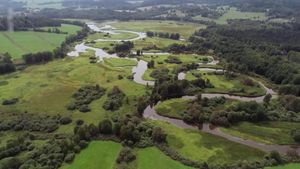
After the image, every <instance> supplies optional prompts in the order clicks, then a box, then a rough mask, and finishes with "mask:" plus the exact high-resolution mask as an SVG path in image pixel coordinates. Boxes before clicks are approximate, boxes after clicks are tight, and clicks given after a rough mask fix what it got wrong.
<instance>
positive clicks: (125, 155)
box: [117, 147, 136, 164]
mask: <svg viewBox="0 0 300 169" xmlns="http://www.w3.org/2000/svg"><path fill="white" fill-rule="evenodd" d="M135 159H136V156H135V155H134V154H133V152H132V150H131V149H130V148H129V147H125V148H123V149H122V150H121V152H120V154H119V156H118V158H117V163H119V164H120V163H122V162H125V163H129V162H131V161H133V160H135Z"/></svg>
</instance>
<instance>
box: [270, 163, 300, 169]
mask: <svg viewBox="0 0 300 169" xmlns="http://www.w3.org/2000/svg"><path fill="white" fill-rule="evenodd" d="M298 168H300V163H298V164H297V163H293V164H287V165H282V166H276V167H267V168H265V169H298Z"/></svg>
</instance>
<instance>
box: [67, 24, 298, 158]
mask: <svg viewBox="0 0 300 169" xmlns="http://www.w3.org/2000/svg"><path fill="white" fill-rule="evenodd" d="M87 25H88V27H89V28H90V29H92V30H93V31H95V32H102V33H110V34H118V33H122V32H123V33H132V34H136V35H138V37H136V38H132V39H127V40H121V39H117V40H115V39H114V40H109V39H98V40H96V41H98V42H101V41H102V42H104V41H111V42H113V41H115V42H119V41H136V40H140V39H143V38H145V37H146V34H145V33H143V32H134V31H128V30H117V29H116V28H114V27H112V26H110V25H105V26H103V27H100V28H99V27H98V26H97V25H95V24H94V23H87ZM87 50H93V51H95V55H96V57H98V58H99V62H100V61H102V60H103V58H118V56H117V55H116V54H108V53H107V52H105V51H104V50H103V49H99V48H93V47H89V46H86V45H85V44H84V43H81V44H78V45H76V46H75V50H74V51H72V52H70V53H68V56H70V57H78V56H79V55H80V53H84V52H87ZM155 54H156V55H165V54H167V55H168V54H169V53H146V52H144V55H155ZM218 63H219V61H218V60H212V61H211V62H209V63H208V64H209V65H216V64H218ZM199 64H202V63H199ZM147 69H148V63H147V62H146V61H144V60H139V61H138V64H137V66H135V67H133V69H132V72H133V74H134V75H133V76H134V79H133V80H134V81H135V82H136V83H138V84H142V85H149V86H153V85H154V81H147V80H144V79H143V75H144V73H145V72H146V71H147ZM199 70H204V71H223V70H222V69H214V68H199ZM185 77H186V74H185V73H184V72H181V73H179V74H178V79H179V80H184V79H185ZM254 80H255V79H254ZM255 81H256V82H257V83H259V84H260V85H261V86H262V87H263V88H264V89H265V91H266V94H271V95H272V96H273V97H276V96H277V93H276V92H275V91H273V90H272V89H270V88H268V87H267V86H265V85H264V84H263V83H262V82H260V81H258V80H255ZM221 96H223V97H225V98H228V99H236V100H240V101H256V102H263V99H264V96H261V97H245V96H243V97H242V96H235V95H229V94H221V93H219V94H218V93H203V94H202V97H207V98H214V97H221ZM195 98H196V97H195V96H184V97H183V99H195ZM143 116H144V118H148V119H152V120H160V121H165V122H168V123H171V124H173V125H175V126H177V127H180V128H185V129H195V130H198V127H196V126H193V125H190V124H186V123H185V122H184V121H183V120H179V119H173V118H168V117H164V116H160V115H159V114H157V113H156V111H155V109H154V108H153V107H151V106H148V107H147V108H146V109H145V110H144V114H143ZM201 131H202V132H205V133H209V134H212V135H215V136H219V137H223V138H225V139H227V140H230V141H233V142H236V143H239V144H243V145H247V146H250V147H253V148H256V149H260V150H262V151H266V152H270V151H273V150H275V151H278V152H279V153H281V154H285V153H286V152H287V151H288V150H290V149H293V148H292V147H291V146H288V145H267V144H263V143H259V142H255V141H253V140H244V139H241V138H238V137H235V136H232V135H229V134H226V133H223V132H222V131H221V130H220V129H219V128H214V129H211V128H210V127H209V124H203V127H202V129H201ZM294 149H295V150H296V151H297V152H298V153H299V154H300V148H294Z"/></svg>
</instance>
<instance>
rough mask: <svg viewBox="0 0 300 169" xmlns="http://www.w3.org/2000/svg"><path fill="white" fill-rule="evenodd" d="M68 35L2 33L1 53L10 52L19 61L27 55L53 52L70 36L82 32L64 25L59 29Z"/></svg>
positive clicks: (24, 32) (0, 38)
mask: <svg viewBox="0 0 300 169" xmlns="http://www.w3.org/2000/svg"><path fill="white" fill-rule="evenodd" d="M59 29H60V30H61V31H64V32H68V34H55V33H46V32H33V31H20V32H6V31H4V32H0V53H5V52H8V53H9V54H10V55H11V56H12V57H13V59H19V58H21V57H22V55H24V54H27V53H35V52H42V51H52V50H54V49H55V48H56V47H59V46H60V44H61V43H62V42H63V41H64V40H65V38H66V36H68V35H69V34H74V33H76V31H78V30H80V29H81V28H80V27H79V26H74V25H62V27H61V28H59Z"/></svg>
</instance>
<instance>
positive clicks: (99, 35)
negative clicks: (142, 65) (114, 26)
mask: <svg viewBox="0 0 300 169" xmlns="http://www.w3.org/2000/svg"><path fill="white" fill-rule="evenodd" d="M137 37H138V35H137V34H134V33H129V32H117V34H106V33H94V34H91V35H90V36H89V37H88V38H87V40H89V41H92V40H97V39H107V40H127V39H133V38H137Z"/></svg>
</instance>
